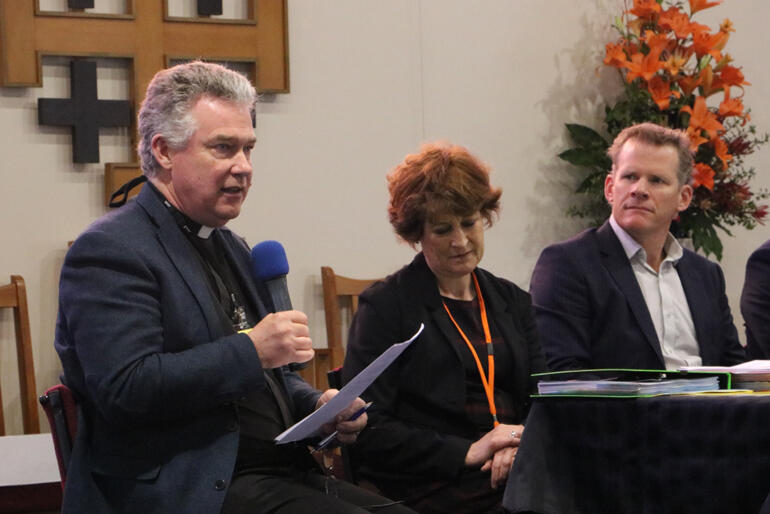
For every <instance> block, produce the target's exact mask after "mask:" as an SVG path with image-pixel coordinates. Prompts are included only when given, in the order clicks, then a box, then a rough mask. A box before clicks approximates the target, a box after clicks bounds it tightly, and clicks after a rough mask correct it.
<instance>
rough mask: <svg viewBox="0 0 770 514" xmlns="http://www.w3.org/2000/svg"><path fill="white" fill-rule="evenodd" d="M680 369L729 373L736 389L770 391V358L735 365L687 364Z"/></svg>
mask: <svg viewBox="0 0 770 514" xmlns="http://www.w3.org/2000/svg"><path fill="white" fill-rule="evenodd" d="M680 371H686V372H691V371H692V372H698V373H703V372H708V373H729V374H730V378H731V381H732V387H733V388H735V389H751V390H752V391H770V360H753V361H749V362H743V363H741V364H736V365H735V366H686V367H683V368H681V369H680Z"/></svg>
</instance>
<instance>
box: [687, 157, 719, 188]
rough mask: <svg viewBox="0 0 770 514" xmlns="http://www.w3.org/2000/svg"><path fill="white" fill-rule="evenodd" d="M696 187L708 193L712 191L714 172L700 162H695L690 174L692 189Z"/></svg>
mask: <svg viewBox="0 0 770 514" xmlns="http://www.w3.org/2000/svg"><path fill="white" fill-rule="evenodd" d="M698 186H703V187H705V188H706V189H708V190H709V191H713V190H714V170H713V169H711V166H709V165H708V164H703V163H702V162H696V163H695V168H694V169H693V172H692V187H693V188H696V187H698Z"/></svg>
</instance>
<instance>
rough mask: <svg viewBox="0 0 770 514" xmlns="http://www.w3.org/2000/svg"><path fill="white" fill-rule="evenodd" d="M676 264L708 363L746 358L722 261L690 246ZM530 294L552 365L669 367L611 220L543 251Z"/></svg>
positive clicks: (562, 366) (730, 363) (706, 363)
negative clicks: (735, 321)
mask: <svg viewBox="0 0 770 514" xmlns="http://www.w3.org/2000/svg"><path fill="white" fill-rule="evenodd" d="M676 269H677V272H678V273H679V278H680V279H681V281H682V287H683V289H684V292H685V296H686V297H687V303H688V304H689V306H690V312H691V313H692V318H693V323H694V325H695V335H696V337H697V340H698V346H699V348H700V355H701V358H702V360H703V364H704V365H732V364H736V363H739V362H743V361H744V360H746V355H745V352H744V350H743V347H742V346H741V345H740V343H739V341H738V333H737V331H736V330H735V325H734V324H733V317H732V315H731V314H730V307H729V305H728V303H727V296H726V295H725V280H724V275H723V274H722V270H721V268H720V267H719V265H717V264H715V263H713V262H711V261H709V260H708V259H705V258H704V257H702V256H700V255H698V254H696V253H694V252H691V251H690V250H686V249H685V250H684V256H683V257H682V258H681V259H680V260H679V262H678V263H677V265H676ZM530 292H531V293H532V301H533V306H534V310H535V320H536V321H537V327H538V331H539V334H540V340H541V345H542V347H543V352H544V353H545V357H546V359H547V361H548V366H549V367H550V368H551V369H552V370H554V371H555V370H563V369H580V368H639V369H665V365H664V361H663V355H662V353H661V349H660V342H659V341H658V336H657V334H656V333H655V326H654V325H653V323H652V319H651V318H650V313H649V311H648V310H647V304H646V303H645V301H644V297H643V296H642V291H641V289H640V288H639V284H638V283H637V281H636V277H635V276H634V272H633V269H632V268H631V264H630V262H629V261H628V258H627V257H626V254H625V252H624V251H623V246H622V245H621V244H620V241H619V240H618V238H617V236H615V233H614V232H613V230H612V227H611V226H610V224H609V222H605V223H604V225H602V226H601V227H600V228H599V229H589V230H586V231H584V232H582V233H580V234H578V235H577V236H575V237H573V238H572V239H568V240H567V241H564V242H561V243H557V244H555V245H552V246H549V247H547V248H546V249H545V250H543V253H542V254H541V255H540V258H539V259H538V262H537V265H536V266H535V271H534V272H533V274H532V281H531V283H530Z"/></svg>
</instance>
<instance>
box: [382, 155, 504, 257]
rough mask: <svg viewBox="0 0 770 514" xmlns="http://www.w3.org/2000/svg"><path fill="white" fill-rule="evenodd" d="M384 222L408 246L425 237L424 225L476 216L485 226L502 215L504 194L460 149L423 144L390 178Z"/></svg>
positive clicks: (474, 161)
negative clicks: (442, 218) (445, 217)
mask: <svg viewBox="0 0 770 514" xmlns="http://www.w3.org/2000/svg"><path fill="white" fill-rule="evenodd" d="M388 191H390V202H389V204H388V218H389V219H390V224H391V225H393V228H394V229H395V231H396V233H397V234H398V235H399V236H400V237H401V238H403V239H404V240H405V241H406V242H408V243H409V244H412V245H413V244H415V243H417V242H418V241H419V240H420V239H422V236H423V229H424V227H425V222H426V221H432V220H435V219H436V218H437V217H438V216H440V215H444V214H452V215H455V216H468V215H471V214H473V213H475V212H477V211H478V212H480V213H481V216H482V217H483V218H484V221H485V223H486V224H487V226H490V225H492V221H493V218H494V217H495V216H496V215H497V213H498V211H499V209H500V195H502V189H500V188H496V187H492V185H491V184H490V183H489V169H488V168H487V166H486V165H484V164H483V163H482V162H481V161H479V160H478V159H477V158H476V157H474V156H473V155H471V154H470V153H469V152H468V150H466V149H465V148H463V147H462V146H456V145H450V144H447V143H427V144H424V145H423V146H422V147H421V148H420V152H419V153H415V154H410V155H407V156H406V158H405V159H404V161H403V162H402V163H401V164H399V165H398V166H396V167H395V168H393V170H392V171H391V172H390V174H388Z"/></svg>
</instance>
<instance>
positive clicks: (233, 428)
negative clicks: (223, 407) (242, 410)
mask: <svg viewBox="0 0 770 514" xmlns="http://www.w3.org/2000/svg"><path fill="white" fill-rule="evenodd" d="M227 430H228V431H230V432H235V431H236V430H238V423H237V422H235V421H233V422H232V423H229V424H228V425H227Z"/></svg>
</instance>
